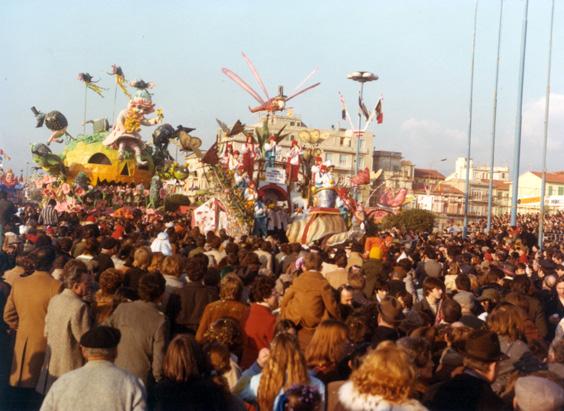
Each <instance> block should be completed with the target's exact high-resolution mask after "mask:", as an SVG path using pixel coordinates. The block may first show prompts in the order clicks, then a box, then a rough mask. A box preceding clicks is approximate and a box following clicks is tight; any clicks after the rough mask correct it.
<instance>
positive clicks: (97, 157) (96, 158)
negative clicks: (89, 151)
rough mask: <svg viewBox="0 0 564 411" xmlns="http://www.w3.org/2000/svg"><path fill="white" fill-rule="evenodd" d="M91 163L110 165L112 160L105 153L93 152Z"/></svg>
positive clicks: (89, 160)
mask: <svg viewBox="0 0 564 411" xmlns="http://www.w3.org/2000/svg"><path fill="white" fill-rule="evenodd" d="M88 163H89V164H106V165H110V164H112V162H111V161H110V159H109V158H108V157H107V156H106V155H105V154H104V153H96V154H93V155H92V157H90V158H89V159H88Z"/></svg>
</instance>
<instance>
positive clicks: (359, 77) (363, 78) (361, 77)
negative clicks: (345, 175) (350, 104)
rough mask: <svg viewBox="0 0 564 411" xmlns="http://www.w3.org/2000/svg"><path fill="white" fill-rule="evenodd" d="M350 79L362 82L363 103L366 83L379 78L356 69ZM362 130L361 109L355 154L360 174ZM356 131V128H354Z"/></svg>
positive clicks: (356, 193)
mask: <svg viewBox="0 0 564 411" xmlns="http://www.w3.org/2000/svg"><path fill="white" fill-rule="evenodd" d="M347 78H348V79H349V80H353V81H356V82H358V83H360V90H359V93H358V102H359V105H360V103H362V95H363V92H364V83H368V82H369V81H376V80H378V76H377V75H376V74H374V73H371V72H369V71H354V72H352V73H350V74H349V75H347ZM361 130H362V111H361V110H360V109H359V111H358V130H357V133H356V155H355V163H354V173H355V175H356V174H358V170H359V167H360V136H361V135H362V134H363V132H362V131H361ZM353 131H354V130H353ZM355 197H356V199H357V200H358V188H357V189H356V190H355Z"/></svg>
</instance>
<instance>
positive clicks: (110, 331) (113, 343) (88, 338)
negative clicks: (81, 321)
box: [80, 325, 121, 348]
mask: <svg viewBox="0 0 564 411" xmlns="http://www.w3.org/2000/svg"><path fill="white" fill-rule="evenodd" d="M120 339H121V333H120V331H119V330H118V329H117V328H113V327H107V326H104V325H100V326H98V327H94V328H92V329H91V330H90V331H87V332H85V333H84V334H82V337H80V345H82V346H83V347H86V348H115V347H117V345H118V344H119V340H120Z"/></svg>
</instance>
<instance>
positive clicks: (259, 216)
mask: <svg viewBox="0 0 564 411" xmlns="http://www.w3.org/2000/svg"><path fill="white" fill-rule="evenodd" d="M266 218H267V214H266V206H265V205H264V203H263V202H262V200H261V199H260V198H259V199H258V200H257V201H256V203H255V226H254V228H253V235H257V236H260V237H264V236H266V234H267V231H266Z"/></svg>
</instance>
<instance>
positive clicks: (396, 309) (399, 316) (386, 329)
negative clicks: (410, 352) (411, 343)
mask: <svg viewBox="0 0 564 411" xmlns="http://www.w3.org/2000/svg"><path fill="white" fill-rule="evenodd" d="M404 318H405V316H404V314H403V308H402V306H401V304H400V303H399V301H398V300H396V299H395V298H394V297H391V296H387V297H384V298H383V299H382V301H380V304H378V327H376V329H375V330H374V334H373V335H372V346H373V347H376V346H377V345H378V344H380V343H381V342H382V341H396V340H399V339H400V338H401V337H403V333H402V332H401V331H400V330H399V329H398V326H399V325H400V323H401V321H402V320H403V319H404Z"/></svg>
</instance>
